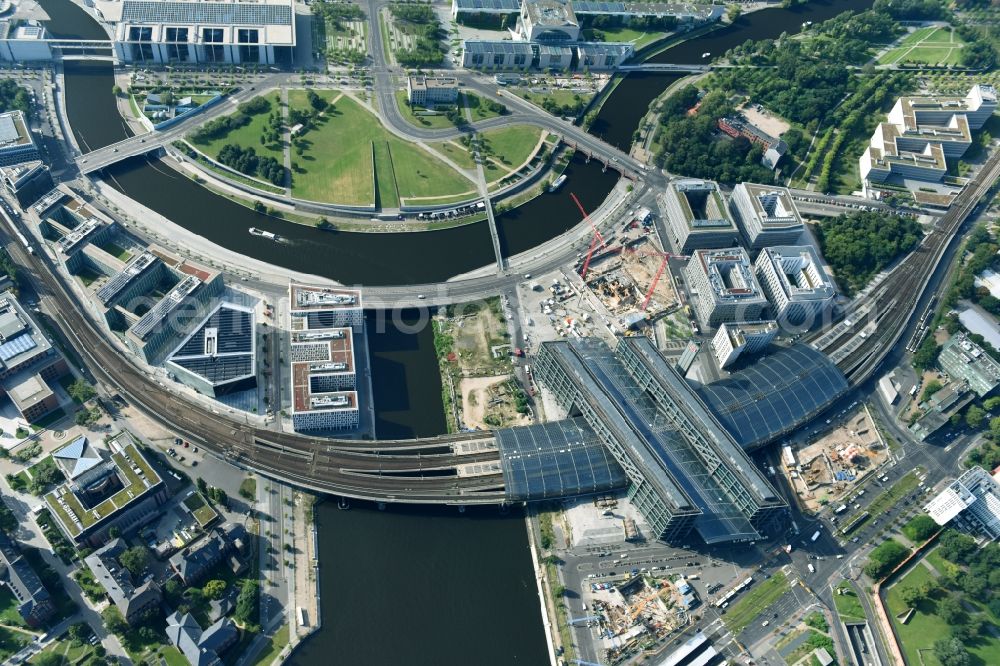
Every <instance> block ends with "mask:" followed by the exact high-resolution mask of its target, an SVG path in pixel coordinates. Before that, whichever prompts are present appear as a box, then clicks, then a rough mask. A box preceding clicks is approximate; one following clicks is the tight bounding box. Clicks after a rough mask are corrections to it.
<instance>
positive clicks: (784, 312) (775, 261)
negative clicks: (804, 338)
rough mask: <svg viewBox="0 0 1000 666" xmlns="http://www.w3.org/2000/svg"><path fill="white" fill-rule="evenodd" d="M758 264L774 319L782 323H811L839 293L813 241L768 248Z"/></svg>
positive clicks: (793, 324)
mask: <svg viewBox="0 0 1000 666" xmlns="http://www.w3.org/2000/svg"><path fill="white" fill-rule="evenodd" d="M755 268H756V273H757V280H758V281H759V282H760V285H761V287H762V288H763V289H764V293H765V294H767V297H768V300H770V301H771V307H772V309H773V311H774V316H775V319H777V320H778V321H779V322H781V323H782V324H789V325H792V326H802V325H805V326H811V325H812V324H813V323H814V322H816V321H818V320H819V318H820V317H821V316H822V314H823V312H824V311H826V310H827V308H829V307H830V306H831V305H832V304H833V299H834V297H835V296H836V295H837V290H836V289H835V288H834V286H833V280H831V279H830V276H829V275H827V273H826V271H825V270H823V266H822V265H821V264H820V261H819V255H817V254H816V250H815V249H814V248H813V247H812V246H811V245H792V246H781V247H769V248H765V249H764V250H762V251H761V253H760V254H759V255H758V256H757V262H756V264H755Z"/></svg>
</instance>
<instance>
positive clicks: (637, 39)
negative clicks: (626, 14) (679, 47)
mask: <svg viewBox="0 0 1000 666" xmlns="http://www.w3.org/2000/svg"><path fill="white" fill-rule="evenodd" d="M600 32H602V33H604V41H606V42H631V43H632V44H633V45H634V48H635V50H636V51H638V50H639V49H641V48H642V47H643V46H645V45H646V44H650V43H652V42H654V41H656V40H657V39H659V38H660V37H663V34H664V33H662V32H643V31H642V30H633V29H632V28H626V27H617V28H608V29H605V28H601V29H600ZM584 33H585V36H586V37H587V39H591V38H592V36H593V34H594V30H593V29H592V28H591V29H587V30H584Z"/></svg>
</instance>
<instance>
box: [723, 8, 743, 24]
mask: <svg viewBox="0 0 1000 666" xmlns="http://www.w3.org/2000/svg"><path fill="white" fill-rule="evenodd" d="M741 14H743V8H742V7H740V6H739V5H737V4H735V3H734V4H731V5H729V6H728V7H726V18H728V19H729V22H730V23H736V21H737V19H739V18H740V15H741Z"/></svg>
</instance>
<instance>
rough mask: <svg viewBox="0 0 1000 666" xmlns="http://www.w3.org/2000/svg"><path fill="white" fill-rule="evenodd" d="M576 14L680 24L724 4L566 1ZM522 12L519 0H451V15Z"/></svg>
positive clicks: (703, 18) (718, 13) (718, 11)
mask: <svg viewBox="0 0 1000 666" xmlns="http://www.w3.org/2000/svg"><path fill="white" fill-rule="evenodd" d="M569 6H570V8H571V9H572V11H573V14H574V15H575V16H611V17H622V18H662V17H666V16H672V17H674V18H675V19H677V22H678V23H679V24H682V25H683V24H690V23H696V22H707V21H718V20H719V19H720V18H722V16H723V15H724V14H725V12H726V7H725V5H712V4H691V3H660V2H655V3H654V2H591V1H590V0H576V1H574V2H570V3H569ZM521 12H522V2H521V0H451V16H452V18H458V17H459V16H462V15H476V14H493V15H504V14H506V15H510V16H517V15H518V14H520V13H521Z"/></svg>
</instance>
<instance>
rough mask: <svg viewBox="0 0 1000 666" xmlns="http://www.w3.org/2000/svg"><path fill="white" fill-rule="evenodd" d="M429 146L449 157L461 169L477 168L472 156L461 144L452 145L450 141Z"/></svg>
mask: <svg viewBox="0 0 1000 666" xmlns="http://www.w3.org/2000/svg"><path fill="white" fill-rule="evenodd" d="M427 145H428V146H430V147H431V148H433V149H434V150H436V151H438V152H439V153H441V154H442V155H447V156H448V157H449V158H450V159H451V161H452V162H454V163H455V164H457V165H458V166H460V167H463V168H466V169H475V168H476V161H475V160H474V159H472V154H471V153H470V152H469V151H468V150H466V149H465V148H464V147H463V146H462V145H461V144H456V143H452V142H450V141H442V142H441V143H429V144H427Z"/></svg>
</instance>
